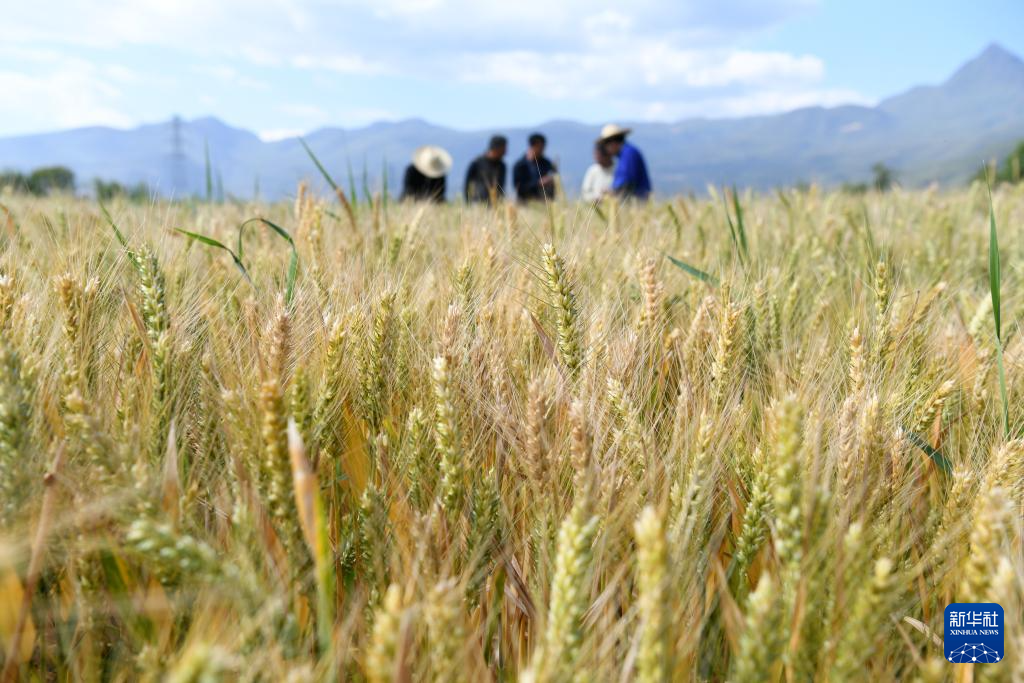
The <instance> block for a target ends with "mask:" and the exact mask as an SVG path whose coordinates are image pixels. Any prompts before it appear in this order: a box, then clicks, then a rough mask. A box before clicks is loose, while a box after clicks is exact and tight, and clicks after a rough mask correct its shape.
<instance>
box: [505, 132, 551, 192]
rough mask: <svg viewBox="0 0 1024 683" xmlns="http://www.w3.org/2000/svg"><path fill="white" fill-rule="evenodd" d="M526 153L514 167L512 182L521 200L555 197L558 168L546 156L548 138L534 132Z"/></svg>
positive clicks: (528, 142)
mask: <svg viewBox="0 0 1024 683" xmlns="http://www.w3.org/2000/svg"><path fill="white" fill-rule="evenodd" d="M527 144H528V145H529V146H528V147H527V148H526V153H525V154H524V155H523V156H522V158H521V159H519V161H517V162H516V164H515V166H513V167H512V184H513V185H515V188H516V197H517V198H518V199H519V201H520V202H530V201H536V200H539V199H553V198H554V196H555V175H556V174H557V172H558V169H556V168H555V165H554V164H553V163H551V160H550V159H548V158H547V157H546V156H544V149H545V147H547V144H548V141H547V139H546V138H545V137H544V136H543V135H541V134H540V133H534V134H532V135H531V136H530V137H529V140H528V141H527Z"/></svg>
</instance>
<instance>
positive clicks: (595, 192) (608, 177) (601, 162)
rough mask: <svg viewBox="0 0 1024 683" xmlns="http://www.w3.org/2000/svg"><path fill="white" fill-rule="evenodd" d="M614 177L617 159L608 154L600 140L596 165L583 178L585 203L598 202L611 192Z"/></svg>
mask: <svg viewBox="0 0 1024 683" xmlns="http://www.w3.org/2000/svg"><path fill="white" fill-rule="evenodd" d="M614 177H615V158H614V157H613V156H612V155H611V154H609V153H608V150H607V149H605V147H604V145H603V144H602V143H601V141H600V140H599V141H598V142H597V144H595V145H594V163H593V164H591V166H590V168H588V169H587V173H586V175H584V176H583V188H582V190H581V191H580V194H581V195H582V197H583V199H584V200H585V201H588V202H596V201H597V200H598V199H600V198H601V197H603V196H604V195H605V194H607V193H608V192H609V191H611V189H612V179H613V178H614Z"/></svg>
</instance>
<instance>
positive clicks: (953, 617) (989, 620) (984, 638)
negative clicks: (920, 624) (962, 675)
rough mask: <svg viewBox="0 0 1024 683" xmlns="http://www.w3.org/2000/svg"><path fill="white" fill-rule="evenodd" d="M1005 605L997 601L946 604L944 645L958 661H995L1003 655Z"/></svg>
mask: <svg viewBox="0 0 1024 683" xmlns="http://www.w3.org/2000/svg"><path fill="white" fill-rule="evenodd" d="M1004 623H1005V619H1004V618H1003V608H1002V607H1001V606H999V605H998V604H996V603H994V602H954V603H952V604H950V605H948V606H947V607H946V614H945V622H944V625H945V636H944V638H943V648H944V649H945V651H946V660H947V661H950V662H953V663H954V664H995V663H996V662H1000V661H1002V659H1003V653H1004V650H1003V628H1004Z"/></svg>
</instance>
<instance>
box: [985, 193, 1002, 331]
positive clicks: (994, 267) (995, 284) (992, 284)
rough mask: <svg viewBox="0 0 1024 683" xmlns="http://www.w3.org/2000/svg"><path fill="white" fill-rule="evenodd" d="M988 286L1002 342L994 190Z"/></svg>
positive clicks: (989, 219) (989, 216)
mask: <svg viewBox="0 0 1024 683" xmlns="http://www.w3.org/2000/svg"><path fill="white" fill-rule="evenodd" d="M988 223H989V231H988V284H989V288H990V290H991V292H992V317H993V318H994V319H995V324H996V339H999V340H1002V338H1003V328H1002V320H1001V312H1000V286H1001V284H1002V283H1001V273H1000V271H999V236H998V234H997V233H996V214H995V210H994V208H993V205H992V188H991V187H990V188H989V190H988Z"/></svg>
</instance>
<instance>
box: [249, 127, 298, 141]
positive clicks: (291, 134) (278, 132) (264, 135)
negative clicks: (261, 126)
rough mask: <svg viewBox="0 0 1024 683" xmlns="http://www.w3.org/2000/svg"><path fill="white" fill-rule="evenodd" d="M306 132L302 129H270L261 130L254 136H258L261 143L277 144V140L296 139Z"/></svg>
mask: <svg viewBox="0 0 1024 683" xmlns="http://www.w3.org/2000/svg"><path fill="white" fill-rule="evenodd" d="M308 132H309V131H307V130H305V129H303V128H270V129H267V130H261V131H259V132H257V133H256V135H258V136H259V138H260V140H263V142H277V141H279V140H290V139H291V138H297V137H299V136H300V135H305V134H306V133H308Z"/></svg>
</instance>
